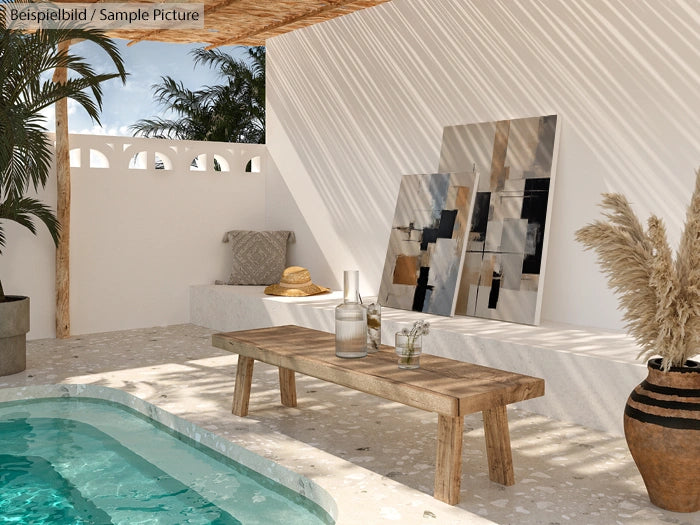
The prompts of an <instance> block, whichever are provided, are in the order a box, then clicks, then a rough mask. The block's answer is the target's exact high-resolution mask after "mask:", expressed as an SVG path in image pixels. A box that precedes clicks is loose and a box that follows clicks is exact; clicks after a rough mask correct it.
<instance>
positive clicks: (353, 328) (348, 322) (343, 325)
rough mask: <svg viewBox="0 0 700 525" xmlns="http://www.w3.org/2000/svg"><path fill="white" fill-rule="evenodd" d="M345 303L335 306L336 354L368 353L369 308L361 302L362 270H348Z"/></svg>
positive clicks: (346, 273) (349, 356)
mask: <svg viewBox="0 0 700 525" xmlns="http://www.w3.org/2000/svg"><path fill="white" fill-rule="evenodd" d="M343 281H344V288H343V289H344V297H343V304H340V305H338V306H337V307H336V308H335V355H337V356H338V357H346V358H356V357H365V356H366V355H367V309H366V308H365V307H364V306H362V305H361V304H360V292H359V284H360V272H359V271H357V270H346V271H345V273H344V276H343Z"/></svg>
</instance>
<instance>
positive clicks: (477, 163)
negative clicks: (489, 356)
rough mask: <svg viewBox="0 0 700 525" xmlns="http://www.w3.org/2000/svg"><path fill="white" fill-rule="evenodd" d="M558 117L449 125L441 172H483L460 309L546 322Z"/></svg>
mask: <svg viewBox="0 0 700 525" xmlns="http://www.w3.org/2000/svg"><path fill="white" fill-rule="evenodd" d="M557 138H558V133H557V116H556V115H548V116H543V117H533V118H523V119H514V120H502V121H498V122H489V123H481V124H468V125H460V126H449V127H446V128H445V129H444V132H443V140H442V150H441V152H440V168H439V170H440V171H450V170H453V171H458V170H470V171H475V172H477V173H478V174H479V175H480V177H479V183H478V189H477V194H476V200H475V204H474V210H473V212H472V217H471V226H470V231H469V235H468V240H467V246H466V256H465V258H464V267H463V270H462V277H461V281H460V285H459V290H458V294H457V304H456V308H455V313H456V314H458V315H470V316H476V317H483V318H487V319H499V320H502V321H512V322H516V323H523V324H539V321H540V309H541V303H542V282H543V278H544V270H545V256H546V251H547V234H548V233H549V217H550V212H551V200H552V199H551V195H552V189H553V182H554V172H555V167H556V153H557Z"/></svg>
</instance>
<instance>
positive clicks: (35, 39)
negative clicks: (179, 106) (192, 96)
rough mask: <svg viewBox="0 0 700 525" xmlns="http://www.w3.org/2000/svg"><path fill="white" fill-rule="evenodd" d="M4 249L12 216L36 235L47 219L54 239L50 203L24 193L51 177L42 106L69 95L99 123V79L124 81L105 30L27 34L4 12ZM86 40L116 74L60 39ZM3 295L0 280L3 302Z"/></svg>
mask: <svg viewBox="0 0 700 525" xmlns="http://www.w3.org/2000/svg"><path fill="white" fill-rule="evenodd" d="M0 18H2V20H0V22H2V25H1V26H0V253H2V248H4V247H5V241H6V238H5V231H4V228H3V222H4V221H14V222H16V223H18V224H20V225H22V226H24V227H26V228H28V229H29V230H30V231H31V232H32V233H34V234H36V225H35V223H34V220H35V219H38V220H39V221H41V222H43V223H44V224H45V225H46V227H47V228H48V230H49V233H50V234H51V237H52V238H53V240H54V243H58V238H59V235H60V226H59V224H58V221H57V220H56V216H55V214H54V212H53V210H52V209H51V208H49V207H48V206H47V205H45V204H43V203H42V202H40V201H39V200H38V199H36V198H34V197H29V196H27V195H26V193H27V192H28V191H29V189H30V188H33V189H34V191H37V190H38V189H39V188H43V187H44V186H45V185H46V182H47V180H48V177H49V168H50V165H51V159H52V147H51V143H50V142H49V140H48V138H47V136H46V132H47V129H46V126H45V124H46V122H45V117H44V116H43V115H42V114H41V111H42V110H43V109H45V108H47V107H48V106H50V105H52V104H53V103H55V102H57V101H58V100H61V99H63V98H71V99H73V100H74V101H76V102H77V103H78V104H80V106H81V107H83V108H84V109H85V111H87V113H88V115H90V117H91V118H92V119H93V120H94V121H96V122H98V123H99V112H100V110H101V108H102V88H101V83H102V82H105V81H107V80H110V79H112V78H116V77H118V78H120V79H121V80H122V82H124V81H125V80H126V71H125V69H124V63H123V60H122V58H121V55H120V54H119V51H118V49H117V47H116V46H115V45H114V44H113V42H112V41H111V40H110V39H109V38H107V37H106V36H105V35H104V33H102V32H101V31H96V30H91V29H77V28H66V29H54V30H39V31H36V32H34V33H23V32H21V31H18V30H14V29H8V28H6V27H5V24H4V22H5V21H4V16H3V17H0ZM80 40H86V41H89V42H92V43H94V44H95V45H97V46H99V47H100V48H101V49H102V50H104V51H105V53H106V54H107V56H108V57H109V59H110V61H111V63H112V64H113V65H114V66H115V67H116V69H117V72H116V73H96V72H95V71H94V70H93V68H92V67H91V66H90V65H89V64H88V63H87V62H86V61H85V60H84V59H83V58H82V57H80V56H77V55H75V54H73V53H71V52H70V51H69V50H67V48H66V49H65V50H64V49H62V47H60V46H59V44H62V43H67V42H70V41H80ZM61 67H63V68H66V69H67V70H68V71H69V78H68V80H67V81H66V82H65V83H57V82H54V81H53V80H51V79H50V76H49V75H50V74H51V72H52V71H53V70H54V69H56V68H61ZM4 300H5V295H4V293H3V289H2V283H1V282H0V302H3V301H4Z"/></svg>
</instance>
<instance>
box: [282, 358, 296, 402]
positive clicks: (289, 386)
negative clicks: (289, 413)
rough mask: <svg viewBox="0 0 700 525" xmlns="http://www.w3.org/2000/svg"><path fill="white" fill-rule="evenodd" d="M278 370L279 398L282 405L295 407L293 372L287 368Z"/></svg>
mask: <svg viewBox="0 0 700 525" xmlns="http://www.w3.org/2000/svg"><path fill="white" fill-rule="evenodd" d="M279 369H280V397H281V398H282V404H283V405H284V406H286V407H295V406H297V386H296V381H295V379H294V370H290V369H289V368H282V367H281V366H280V367H279Z"/></svg>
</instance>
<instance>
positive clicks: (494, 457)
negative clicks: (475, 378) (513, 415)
mask: <svg viewBox="0 0 700 525" xmlns="http://www.w3.org/2000/svg"><path fill="white" fill-rule="evenodd" d="M483 414H484V435H485V436H486V456H487V457H488V460H489V478H490V479H491V481H495V482H496V483H500V484H501V485H513V484H514V483H515V474H513V456H512V454H511V450H510V432H509V431H508V413H507V411H506V407H505V406H500V407H496V408H490V409H488V410H484V411H483Z"/></svg>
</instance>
